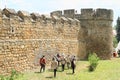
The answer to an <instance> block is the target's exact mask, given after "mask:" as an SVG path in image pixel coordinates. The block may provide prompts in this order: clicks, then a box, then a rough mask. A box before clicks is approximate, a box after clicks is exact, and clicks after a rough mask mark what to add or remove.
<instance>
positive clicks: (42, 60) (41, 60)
mask: <svg viewBox="0 0 120 80" xmlns="http://www.w3.org/2000/svg"><path fill="white" fill-rule="evenodd" d="M45 65H46V60H45V56H44V55H43V56H42V58H40V66H41V68H40V72H42V69H43V72H44V71H45Z"/></svg>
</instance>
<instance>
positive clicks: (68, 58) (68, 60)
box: [66, 55, 71, 69]
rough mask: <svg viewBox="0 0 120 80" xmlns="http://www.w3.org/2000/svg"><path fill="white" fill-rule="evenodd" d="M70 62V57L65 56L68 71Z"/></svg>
mask: <svg viewBox="0 0 120 80" xmlns="http://www.w3.org/2000/svg"><path fill="white" fill-rule="evenodd" d="M70 60H71V58H70V55H67V57H66V62H67V67H68V69H69V68H70Z"/></svg>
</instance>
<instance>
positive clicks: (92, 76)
mask: <svg viewBox="0 0 120 80" xmlns="http://www.w3.org/2000/svg"><path fill="white" fill-rule="evenodd" d="M88 66H89V63H88V61H78V62H77V67H76V70H75V74H71V73H72V70H71V69H69V70H67V69H66V70H65V71H64V72H61V68H59V70H58V72H57V77H56V78H54V77H53V72H52V71H49V70H46V71H45V72H44V73H38V72H39V69H37V70H34V71H29V72H25V73H24V74H23V75H19V76H18V79H16V80H120V58H113V59H111V60H100V61H99V64H98V66H97V68H96V70H95V71H93V72H89V71H88Z"/></svg>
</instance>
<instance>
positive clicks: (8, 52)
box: [0, 10, 80, 74]
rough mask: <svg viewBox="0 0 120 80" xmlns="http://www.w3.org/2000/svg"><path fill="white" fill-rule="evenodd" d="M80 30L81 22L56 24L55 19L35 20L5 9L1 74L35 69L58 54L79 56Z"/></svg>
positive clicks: (0, 19)
mask: <svg viewBox="0 0 120 80" xmlns="http://www.w3.org/2000/svg"><path fill="white" fill-rule="evenodd" d="M7 14H8V15H9V17H8V16H6V15H7ZM77 23H78V22H77ZM79 27H80V25H79V23H78V24H74V23H73V24H69V23H68V22H65V23H64V24H63V23H61V20H60V21H57V22H56V23H55V24H53V21H52V18H51V19H47V17H46V18H44V19H42V18H41V17H38V18H37V19H36V20H33V19H32V18H31V16H27V14H26V15H25V14H24V15H23V14H22V13H19V15H18V14H17V13H16V14H12V12H9V11H7V10H4V11H3V12H1V15H0V63H1V64H0V74H5V73H10V72H11V70H12V69H15V70H17V71H20V72H21V71H25V70H28V69H33V68H35V65H37V64H38V59H39V57H40V56H41V55H46V58H47V59H51V56H52V55H54V54H56V53H65V54H77V52H78V40H77V36H78V31H79Z"/></svg>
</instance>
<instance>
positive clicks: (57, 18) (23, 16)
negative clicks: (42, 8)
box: [1, 8, 79, 24]
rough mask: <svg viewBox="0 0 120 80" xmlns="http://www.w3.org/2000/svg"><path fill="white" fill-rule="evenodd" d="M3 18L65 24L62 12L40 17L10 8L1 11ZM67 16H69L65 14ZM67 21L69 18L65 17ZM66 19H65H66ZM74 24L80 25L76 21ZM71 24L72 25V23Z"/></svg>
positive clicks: (37, 14) (36, 14)
mask: <svg viewBox="0 0 120 80" xmlns="http://www.w3.org/2000/svg"><path fill="white" fill-rule="evenodd" d="M1 13H2V15H3V17H5V19H9V18H14V17H15V16H17V18H18V20H20V21H23V22H24V21H29V22H30V21H31V22H38V21H41V22H42V23H44V24H47V23H56V22H58V23H60V22H61V23H63V22H62V21H63V16H62V11H54V12H52V13H51V14H50V15H49V14H47V15H46V14H42V15H40V14H39V13H29V12H27V11H23V10H20V11H18V12H16V11H15V10H14V9H9V8H5V9H3V10H2V11H1ZM65 14H67V13H66V12H65ZM65 18H66V19H67V18H68V19H69V17H67V16H66V17H65ZM65 18H64V19H65ZM64 21H67V23H70V21H68V20H64ZM73 21H74V22H76V23H79V22H78V21H76V20H74V19H73ZM70 24H71V23H70Z"/></svg>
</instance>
